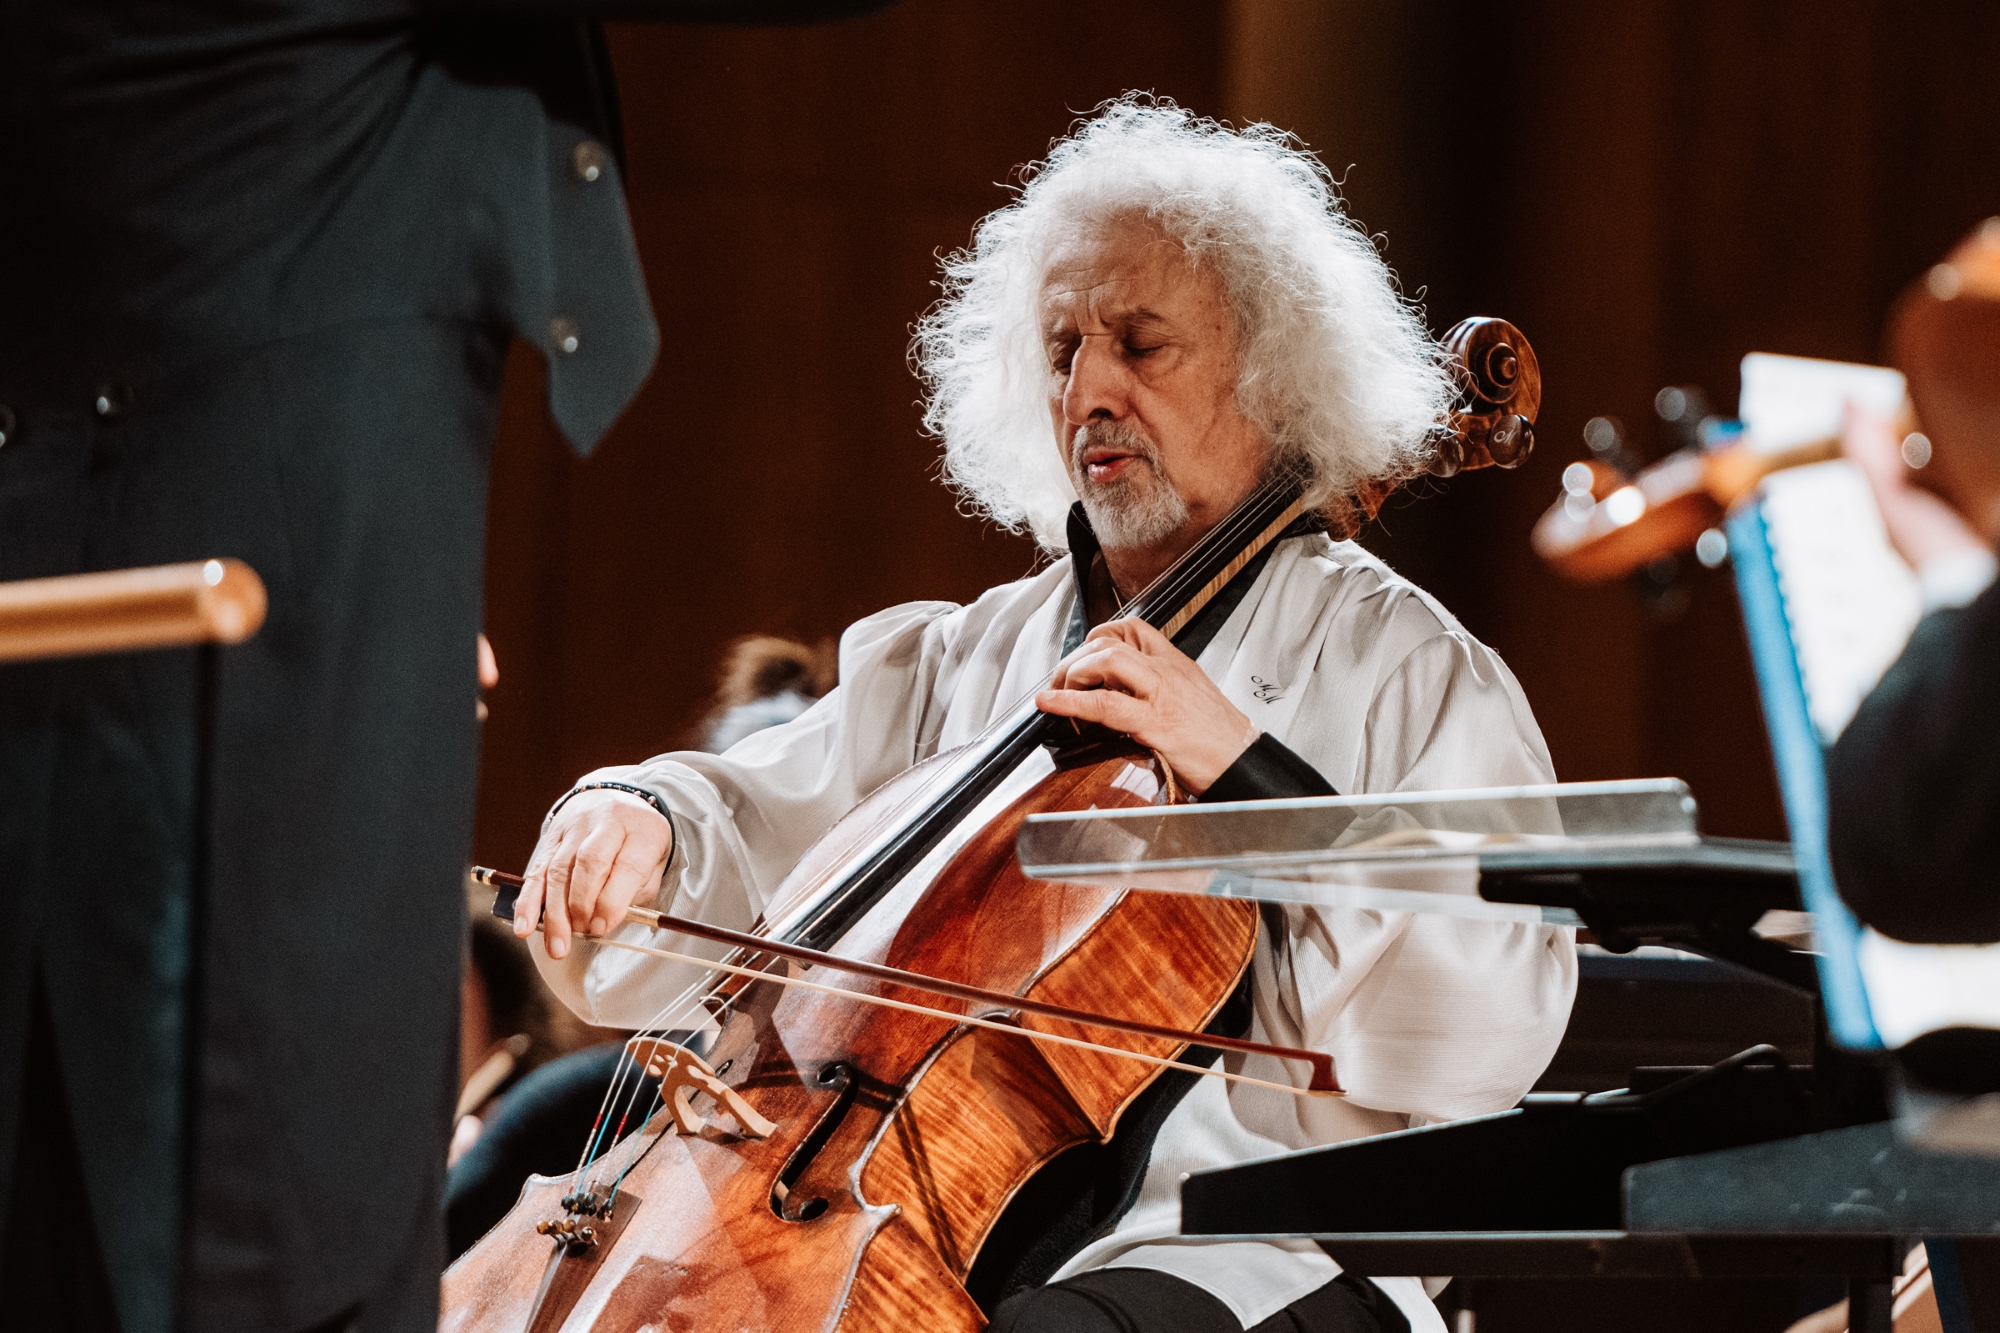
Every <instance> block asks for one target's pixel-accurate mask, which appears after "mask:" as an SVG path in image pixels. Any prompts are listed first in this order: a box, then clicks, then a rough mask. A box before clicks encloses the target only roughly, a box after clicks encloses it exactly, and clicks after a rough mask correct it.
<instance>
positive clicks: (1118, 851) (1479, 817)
mask: <svg viewBox="0 0 2000 1333" xmlns="http://www.w3.org/2000/svg"><path fill="white" fill-rule="evenodd" d="M1016 847H1017V851H1018V853H1019V855H1020V859H1021V867H1022V869H1023V870H1024V871H1025V872H1026V873H1027V874H1028V875H1030V876H1031V877H1034V878H1036V879H1047V880H1063V881H1066V882H1072V883H1076V882H1081V883H1101V884H1113V885H1122V886H1125V887H1130V888H1136V889H1151V890H1157V891H1162V892H1168V893H1190V894H1202V895H1209V896H1219V897H1231V898H1249V899H1255V900H1257V901H1261V902H1277V903H1300V904H1305V905H1308V906H1315V907H1354V908H1373V909H1377V910H1387V911H1405V912H1434V913H1443V914H1446V915H1451V916H1460V917H1473V918H1482V919H1487V920H1496V921H1518V922H1534V923H1545V924H1551V925H1572V926H1587V927H1588V928H1589V929H1590V930H1591V931H1592V932H1593V934H1594V935H1595V936H1596V938H1597V941H1598V943H1600V944H1601V945H1603V946H1604V947H1605V948H1607V949H1610V950H1611V951H1613V952H1626V951H1628V950H1630V949H1632V948H1634V947H1636V946H1638V945H1641V944H1656V945H1666V946H1669V947H1673V948H1679V949H1683V950H1686V951H1688V952H1691V953H1700V954H1705V955H1708V956H1711V957H1715V958H1720V959H1723V960H1725V961H1728V962H1733V963H1737V964H1739V965H1741V966H1746V967H1750V968H1753V969H1754V970H1757V971H1759V972H1763V973H1765V974H1766V975H1769V976H1772V977H1774V978H1776V979H1778V980H1780V981H1783V982H1785V983H1787V984H1789V985H1794V986H1800V987H1805V988H1810V987H1811V985H1812V983H1813V974H1812V969H1811V964H1810V959H1809V956H1808V955H1803V954H1800V953H1797V952H1796V951H1794V950H1791V949H1788V948H1786V947H1785V946H1783V945H1781V944H1777V943H1774V942H1772V941H1770V940H1766V939H1763V938H1762V937H1760V936H1759V935H1758V934H1757V933H1756V930H1755V927H1756V925H1757V923H1758V921H1759V920H1760V919H1761V918H1763V917H1764V915H1765V914H1766V913H1767V912H1770V911H1773V910H1779V911H1783V910H1790V909H1796V908H1797V906H1798V885H1797V876H1796V874H1795V871H1794V867H1793V862H1792V853H1791V848H1790V847H1789V846H1787V845H1786V844H1784V843H1773V842H1756V841H1750V840H1746V839H1737V838H1711V837H1705V836H1703V835H1702V833H1701V832H1700V828H1699V820H1698V811H1697V809H1696V805H1695V800H1694V797H1693V796H1692V795H1691V794H1690V793H1689V791H1688V789H1687V786H1686V784H1685V783H1682V782H1680V781H1678V780H1676V779H1673V778H1654V779H1645V780H1639V781H1630V782H1585V783H1567V784H1559V785H1550V786H1541V787H1502V788H1484V789H1475V790H1466V791H1439V792H1400V793H1391V794H1387V795H1373V796H1328V797H1312V798H1307V799H1301V800H1289V801H1244V802H1237V803H1230V804H1216V805H1187V806H1169V807H1152V808H1146V809H1139V810H1088V811H1082V812H1078V813H1064V814H1047V815H1031V816H1030V817H1029V818H1028V819H1027V821H1026V822H1025V823H1024V824H1023V825H1022V827H1021V831H1020V834H1019V836H1018V839H1017V842H1016Z"/></svg>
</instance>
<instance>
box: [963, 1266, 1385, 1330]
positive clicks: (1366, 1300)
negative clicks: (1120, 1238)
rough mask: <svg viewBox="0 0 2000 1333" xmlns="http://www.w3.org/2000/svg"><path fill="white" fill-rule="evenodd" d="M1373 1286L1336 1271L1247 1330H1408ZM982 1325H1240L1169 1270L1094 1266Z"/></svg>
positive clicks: (1016, 1301)
mask: <svg viewBox="0 0 2000 1333" xmlns="http://www.w3.org/2000/svg"><path fill="white" fill-rule="evenodd" d="M1409 1329H1410V1324H1409V1320H1407V1319H1405V1318H1404V1317H1403V1312H1402V1311H1401V1310H1399V1309H1397V1308H1396V1304H1395V1302H1394V1301H1391V1300H1390V1299H1389V1298H1388V1296H1387V1295H1385V1294H1384V1293H1383V1291H1382V1289H1381V1288H1379V1287H1377V1286H1376V1285H1375V1284H1374V1283H1372V1282H1370V1281H1368V1280H1367V1279H1366V1278H1356V1277H1350V1276H1348V1275H1347V1274H1345V1273H1343V1274H1341V1275H1340V1276H1339V1277H1337V1278H1335V1279H1334V1280H1333V1281H1331V1282H1329V1283H1327V1284H1326V1285H1325V1286H1323V1287H1320V1288H1318V1289H1317V1290H1314V1291H1309V1292H1307V1293H1306V1294H1305V1295H1303V1296H1301V1297H1299V1299H1297V1300H1295V1301H1293V1302H1292V1303H1291V1304H1290V1305H1287V1306H1286V1307H1285V1308H1284V1309H1282V1310H1280V1311H1278V1312H1277V1313H1276V1314H1274V1315H1272V1316H1271V1317H1270V1318H1268V1319H1266V1320H1263V1321H1262V1322H1261V1323H1259V1324H1258V1325H1257V1326H1256V1327H1255V1328H1253V1329H1251V1330H1249V1333H1409ZM989 1333H1244V1329H1243V1325H1242V1324H1240V1323H1238V1322H1237V1320H1236V1316H1235V1315H1234V1314H1233V1313H1231V1311H1230V1309H1229V1307H1228V1306H1226V1305H1224V1304H1223V1303H1222V1302H1221V1301H1219V1300H1217V1299H1216V1298H1215V1297H1213V1296H1211V1295H1209V1294H1208V1293H1207V1292H1206V1291H1203V1290H1202V1289H1201V1288H1200V1287H1197V1286H1195V1285H1194V1284H1193V1283H1192V1282H1186V1281H1183V1280H1182V1279H1180V1278H1177V1277H1175V1276H1173V1274H1171V1273H1160V1272H1155V1271H1154V1270H1152V1269H1150V1268H1100V1269H1096V1270H1094V1271H1092V1272H1088V1273H1079V1274H1077V1275H1076V1276H1075V1277H1072V1278H1065V1279H1064V1280H1062V1281H1061V1282H1051V1283H1050V1284H1049V1285H1047V1286H1045V1287H1036V1288H1034V1289H1033V1290H1030V1291H1023V1292H1020V1293H1017V1294H1016V1295H1013V1296H1010V1297H1008V1298H1007V1299H1006V1300H1004V1301H1002V1302H1001V1303H1000V1308H999V1309H997V1310H995V1311H994V1312H993V1323H992V1325H991V1326H990V1328H989Z"/></svg>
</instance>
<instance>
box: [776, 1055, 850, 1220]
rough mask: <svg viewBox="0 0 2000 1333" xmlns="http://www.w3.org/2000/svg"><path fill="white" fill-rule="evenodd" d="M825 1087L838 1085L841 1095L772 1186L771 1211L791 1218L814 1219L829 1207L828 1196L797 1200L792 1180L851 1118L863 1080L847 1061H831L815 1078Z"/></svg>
mask: <svg viewBox="0 0 2000 1333" xmlns="http://www.w3.org/2000/svg"><path fill="white" fill-rule="evenodd" d="M814 1082H816V1083H818V1084H819V1085H820V1086H821V1087H823V1088H838V1089H839V1090H840V1095H839V1096H838V1097H836V1098H834V1102H833V1105H832V1106H830V1107H828V1108H827V1110H826V1114H825V1115H823V1116H821V1117H820V1120H819V1123H818V1124H817V1125H815V1126H813V1132H812V1133H810V1134H808V1135H806V1139H805V1142H804V1143H801V1144H800V1145H799V1146H798V1151H796V1152H794V1153H793V1154H792V1157H791V1160H790V1161H788V1162H786V1163H785V1169H784V1170H783V1171H780V1172H779V1173H778V1179H777V1183H776V1184H774V1185H772V1186H771V1211H772V1212H774V1213H776V1214H777V1215H778V1216H779V1217H780V1218H782V1219H783V1220H785V1221H787V1222H810V1221H812V1220H813V1219H814V1218H815V1217H818V1216H819V1215H820V1214H821V1213H824V1212H825V1211H826V1206H827V1205H826V1200H825V1199H805V1200H794V1199H793V1198H792V1197H791V1192H792V1183H793V1182H794V1181H796V1180H797V1179H798V1178H799V1177H800V1176H802V1175H804V1174H805V1171H806V1168H807V1167H809V1166H811V1165H812V1163H813V1159H814V1158H815V1157H817V1156H819V1151H820V1149H821V1148H824V1147H825V1146H826V1141H827V1140H828V1139H830V1138H832V1137H833V1132H834V1131H835V1130H837V1129H839V1128H840V1122H841V1121H843V1120H845V1119H846V1118H847V1112H848V1111H849V1110H850V1109H851V1108H852V1107H853V1105H854V1097H855V1094H856V1093H858V1092H859V1091H860V1090H861V1080H860V1079H859V1078H857V1077H855V1073H854V1070H853V1069H851V1068H850V1067H848V1066H847V1065H844V1064H839V1063H835V1064H830V1065H827V1066H826V1067H825V1068H824V1069H821V1070H820V1071H819V1074H818V1076H817V1077H816V1078H815V1079H814Z"/></svg>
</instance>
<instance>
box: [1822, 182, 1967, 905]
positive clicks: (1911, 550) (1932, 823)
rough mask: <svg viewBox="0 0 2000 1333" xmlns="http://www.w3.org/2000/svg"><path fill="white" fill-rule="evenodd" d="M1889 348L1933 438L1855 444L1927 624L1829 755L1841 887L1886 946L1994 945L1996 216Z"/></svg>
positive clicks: (1907, 299) (1860, 427)
mask: <svg viewBox="0 0 2000 1333" xmlns="http://www.w3.org/2000/svg"><path fill="white" fill-rule="evenodd" d="M1890 341H1891V348H1890V351H1891V356H1892V358H1893V359H1894V361H1895V363H1896V364H1897V365H1898V366H1899V367H1900V368H1901V369H1902V371H1903V373H1904V374H1905V375H1906V376H1907V377H1908V379H1909V386H1910V398H1911V401H1912V403H1913V404H1914V405H1915V407H1916V411H1917V417H1918V419H1919V420H1920V421H1922V422H1923V424H1924V430H1925V434H1924V435H1923V436H1913V437H1911V438H1910V439H1908V440H1907V441H1906V440H1900V439H1898V438H1897V437H1896V435H1895V434H1894V433H1893V432H1892V431H1891V430H1890V429H1889V427H1888V425H1887V424H1886V423H1884V422H1881V421H1877V420H1874V419H1872V418H1869V417H1867V416H1865V415H1861V414H1858V413H1856V414H1853V415H1851V416H1850V419H1849V423H1848V427H1847V432H1846V437H1845V446H1846V450H1847V453H1848V456H1849V457H1850V458H1852V459H1853V460H1854V461H1855V463H1856V464H1857V465H1858V466H1859V467H1860V469H1861V471H1862V472H1863V474H1864V475H1866V476H1867V478H1868V481H1869V485H1870V487H1871V488H1872V489H1873V490H1874V492H1875V497H1876V500H1877V502H1878V503H1879V505H1880V506H1881V510H1882V518H1883V523H1884V525H1885V526H1886V527H1887V528H1888V531H1889V537H1890V540H1891V541H1892V542H1893V543H1894V544H1895V546H1896V549H1897V550H1898V551H1899V552H1900V553H1901V554H1902V556H1903V558H1904V559H1905V560H1907V561H1908V562H1909V563H1910V566H1911V567H1912V568H1913V569H1915V570H1916V571H1917V577H1918V581H1919V583H1920V585H1921V587H1922V588H1923V592H1924V598H1925V606H1926V611H1927V614H1926V615H1925V617H1924V619H1923V620H1922V621H1921V622H1920V623H1919V624H1918V626H1917V629H1916V632H1915V633H1914V634H1913V635H1912V636H1911V638H1910V642H1909V645H1908V647H1907V648H1905V649H1904V651H1903V654H1902V656H1901V657H1900V658H1898V659H1897V661H1896V662H1895V664H1894V665H1893V666H1891V667H1890V668H1889V671H1888V672H1887V674H1885V675H1884V676H1883V678H1882V681H1881V683H1880V684H1879V685H1877V686H1876V688H1875V690H1874V692H1873V693H1872V694H1870V695H1869V697H1868V699H1867V700H1866V701H1865V702H1864V703H1863V704H1862V706H1861V709H1860V711H1859V712H1858V713H1857V714H1856V715H1855V717H1854V720H1853V721H1852V722H1851V723H1849V724H1848V726H1847V729H1846V730H1845V731H1843V732H1842V733H1841V736H1840V739H1839V740H1838V741H1837V742H1836V743H1835V745H1834V748H1833V754H1832V757H1831V760H1830V763H1829V767H1828V784H1829V802H1830V806H1829V826H1830V834H1831V839H1832V852H1833V858H1834V874H1835V880H1836V882H1837V883H1838V884H1839V886H1840V892H1841V895H1842V896H1843V897H1844V898H1846V899H1847V901H1848V902H1849V904H1850V905H1852V906H1853V908H1854V910H1855V912H1856V914H1857V915H1858V916H1860V917H1861V919H1862V920H1864V921H1866V922H1867V923H1868V924H1870V925H1872V926H1874V927H1875V928H1876V929H1878V930H1880V931H1881V932H1882V933H1883V934H1886V935H1889V936H1892V937H1894V938H1897V939H1903V940H1909V941H1912V942H1916V943H1926V944H1971V943H1987V942H1992V941H2000V586H1996V585H1995V584H1994V569H1995V556H1994V550H1995V547H1996V546H2000V219H1992V220H1989V221H1988V222H1987V223H1986V224H1985V225H1984V226H1982V227H1981V228H1980V229H1979V230H1978V231H1977V232H1975V233H1974V234H1973V236H1972V237H1971V238H1970V239H1968V240H1967V241H1966V242H1965V243H1964V244H1963V245H1961V246H1960V247H1959V248H1958V249H1957V250H1955V251H1953V252H1952V254H1951V256H1950V257H1949V258H1948V259H1947V260H1946V261H1945V262H1944V263H1942V264H1940V265H1938V266H1937V267H1936V268H1934V269H1932V270H1931V272H1930V273H1929V274H1928V275H1926V277H1925V278H1924V279H1923V280H1922V281H1920V282H1919V283H1917V284H1915V285H1914V286H1913V287H1912V288H1911V289H1910V291H1909V292H1907V293H1905V295H1904V296H1903V298H1902V301H1901V302H1900V303H1899V305H1898V306H1897V308H1896V310H1895V312H1894V314H1893V315H1892V316H1891V320H1890ZM1920 481H1921V482H1922V485H1921V486H1920V485H1919V484H1918V483H1919V482H1920Z"/></svg>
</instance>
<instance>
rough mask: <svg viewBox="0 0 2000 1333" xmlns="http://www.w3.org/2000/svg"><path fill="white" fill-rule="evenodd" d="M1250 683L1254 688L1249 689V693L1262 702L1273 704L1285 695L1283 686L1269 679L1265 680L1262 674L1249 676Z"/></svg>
mask: <svg viewBox="0 0 2000 1333" xmlns="http://www.w3.org/2000/svg"><path fill="white" fill-rule="evenodd" d="M1250 683H1251V684H1252V685H1253V686H1255V687H1256V688H1255V689H1253V690H1251V691H1250V693H1251V694H1253V695H1255V696H1256V697H1257V698H1258V699H1259V700H1261V701H1262V702H1264V703H1267V704H1274V703H1276V702H1278V700H1280V699H1282V698H1284V697H1285V687H1284V686H1282V685H1274V684H1272V683H1271V682H1270V681H1268V680H1265V679H1264V678H1263V677H1262V676H1252V677H1250Z"/></svg>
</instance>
